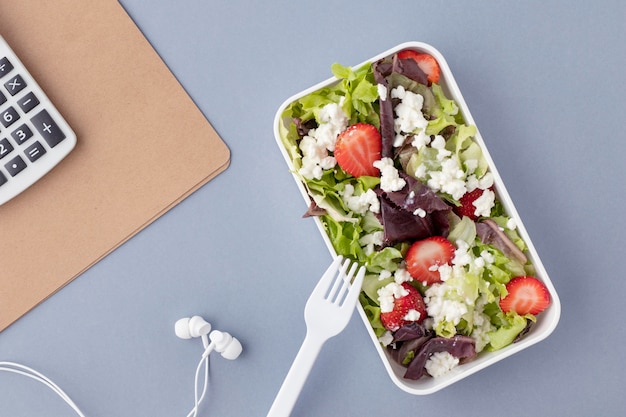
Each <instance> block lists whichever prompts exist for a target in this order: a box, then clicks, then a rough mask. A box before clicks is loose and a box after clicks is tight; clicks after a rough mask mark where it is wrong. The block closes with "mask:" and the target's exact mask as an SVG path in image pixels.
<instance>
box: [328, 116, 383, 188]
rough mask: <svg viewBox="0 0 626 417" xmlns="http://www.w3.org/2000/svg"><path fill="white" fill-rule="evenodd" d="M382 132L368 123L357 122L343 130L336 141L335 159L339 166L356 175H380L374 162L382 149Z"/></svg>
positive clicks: (378, 157)
mask: <svg viewBox="0 0 626 417" xmlns="http://www.w3.org/2000/svg"><path fill="white" fill-rule="evenodd" d="M382 146H383V143H382V140H381V136H380V132H379V131H378V129H376V127H375V126H372V125H370V124H367V123H356V124H353V125H352V126H350V127H348V128H347V129H346V130H344V131H343V132H341V133H340V134H339V136H338V137H337V142H336V143H335V159H336V160H337V163H338V164H339V166H340V167H341V168H342V169H343V170H344V171H346V172H347V173H348V174H350V175H352V176H354V177H361V176H363V175H369V176H378V175H380V171H379V170H378V168H376V167H374V162H376V161H378V160H379V159H380V152H381V150H382Z"/></svg>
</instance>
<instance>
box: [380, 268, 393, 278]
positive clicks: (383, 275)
mask: <svg viewBox="0 0 626 417" xmlns="http://www.w3.org/2000/svg"><path fill="white" fill-rule="evenodd" d="M387 278H391V271H387V270H386V269H383V270H382V271H380V274H378V280H379V281H384V280H386V279H387Z"/></svg>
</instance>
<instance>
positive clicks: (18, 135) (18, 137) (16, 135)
mask: <svg viewBox="0 0 626 417" xmlns="http://www.w3.org/2000/svg"><path fill="white" fill-rule="evenodd" d="M11 136H13V139H15V141H16V142H17V143H18V145H21V144H22V143H24V142H26V141H27V140H28V139H30V138H31V137H32V136H33V131H32V130H30V128H29V127H28V126H27V125H26V124H23V125H22V126H20V127H18V128H17V129H15V130H14V131H13V132H11Z"/></svg>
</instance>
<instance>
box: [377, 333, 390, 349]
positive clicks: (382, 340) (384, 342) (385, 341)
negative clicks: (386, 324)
mask: <svg viewBox="0 0 626 417" xmlns="http://www.w3.org/2000/svg"><path fill="white" fill-rule="evenodd" d="M378 341H379V342H380V343H381V344H382V345H383V346H389V345H390V344H391V342H393V334H391V332H390V331H389V330H387V331H386V332H385V333H383V335H382V336H380V337H379V338H378Z"/></svg>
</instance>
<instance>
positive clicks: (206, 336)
mask: <svg viewBox="0 0 626 417" xmlns="http://www.w3.org/2000/svg"><path fill="white" fill-rule="evenodd" d="M174 332H175V333H176V336H178V337H180V338H181V339H192V338H198V337H199V338H201V339H202V345H203V346H204V352H203V353H202V356H201V357H200V362H199V363H198V366H197V368H196V376H195V379H194V406H193V408H192V409H191V411H190V412H189V414H187V417H196V416H197V415H198V407H199V406H200V403H201V402H202V400H203V399H204V395H205V394H206V390H207V386H208V383H209V354H210V353H211V352H213V351H215V352H218V353H220V354H221V355H222V357H223V358H225V359H228V360H235V359H237V358H238V357H239V355H241V352H242V350H243V348H242V346H241V343H240V342H239V340H237V339H236V338H235V337H233V336H231V335H230V334H229V333H226V332H221V331H219V330H213V331H211V324H210V323H209V322H207V321H206V320H204V319H203V318H202V317H200V316H193V317H184V318H182V319H179V320H177V321H176V323H175V324H174ZM203 366H204V387H203V389H202V393H201V394H200V395H198V391H199V390H198V381H199V377H200V370H201V369H202V367H203Z"/></svg>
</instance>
